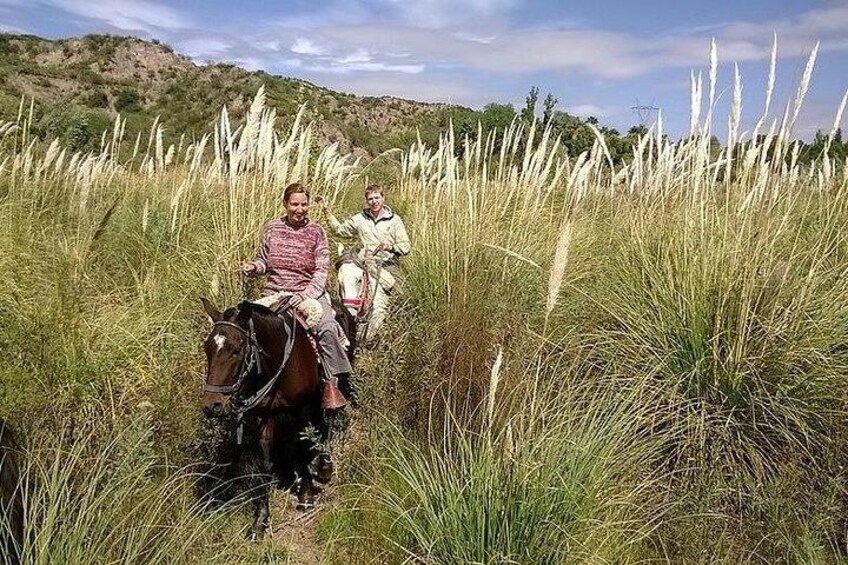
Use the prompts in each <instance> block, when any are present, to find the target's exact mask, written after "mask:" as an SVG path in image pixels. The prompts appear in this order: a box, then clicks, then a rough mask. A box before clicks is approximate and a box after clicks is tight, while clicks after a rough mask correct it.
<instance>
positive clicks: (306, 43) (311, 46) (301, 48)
mask: <svg viewBox="0 0 848 565" xmlns="http://www.w3.org/2000/svg"><path fill="white" fill-rule="evenodd" d="M289 50H290V51H291V52H292V53H297V54H298V55H323V54H324V53H325V52H326V50H325V49H324V48H323V47H321V46H319V45H317V44H316V43H314V42H313V41H312V40H309V39H306V38H304V37H298V38H297V39H295V41H294V43H293V44H292V46H291V47H289Z"/></svg>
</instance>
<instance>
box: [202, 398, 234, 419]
mask: <svg viewBox="0 0 848 565" xmlns="http://www.w3.org/2000/svg"><path fill="white" fill-rule="evenodd" d="M201 402H202V404H203V414H205V415H206V417H207V418H221V417H222V416H224V415H225V414H226V413H227V407H229V405H230V403H229V401H228V400H227V398H226V397H225V396H224V395H223V394H221V393H220V392H204V393H203V399H202V401H201Z"/></svg>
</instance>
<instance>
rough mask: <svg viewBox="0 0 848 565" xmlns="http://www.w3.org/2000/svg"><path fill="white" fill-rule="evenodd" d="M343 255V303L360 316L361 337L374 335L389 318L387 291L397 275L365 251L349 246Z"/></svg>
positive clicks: (339, 268)
mask: <svg viewBox="0 0 848 565" xmlns="http://www.w3.org/2000/svg"><path fill="white" fill-rule="evenodd" d="M340 255H341V256H340V257H339V260H338V262H337V263H336V268H337V271H338V272H337V276H338V280H339V296H341V299H342V304H344V306H345V308H347V310H348V312H350V313H351V315H352V316H353V317H354V318H355V319H356V322H357V326H358V328H359V331H358V337H359V338H360V339H371V338H374V337H376V336H377V334H378V333H379V332H380V328H382V326H383V322H384V321H385V319H386V312H387V309H388V294H387V293H388V291H390V290H391V289H392V287H393V286H394V284H395V278H394V277H393V276H392V274H391V273H389V272H388V271H387V270H385V269H383V268H382V265H381V264H380V261H379V260H378V259H375V258H373V257H371V256H370V255H369V254H366V253H365V252H364V251H361V250H358V249H349V250H346V251H344V252H342V253H341V254H340Z"/></svg>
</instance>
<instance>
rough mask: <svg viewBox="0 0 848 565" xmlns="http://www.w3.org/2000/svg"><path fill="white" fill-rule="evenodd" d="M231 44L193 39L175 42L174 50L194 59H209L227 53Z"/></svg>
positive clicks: (209, 39)
mask: <svg viewBox="0 0 848 565" xmlns="http://www.w3.org/2000/svg"><path fill="white" fill-rule="evenodd" d="M230 47H231V44H230V43H228V42H226V41H221V40H220V39H212V38H202V37H197V38H191V39H183V40H179V41H177V42H174V48H175V49H177V50H178V51H179V52H181V53H183V54H185V55H188V56H189V57H191V58H193V59H201V58H205V59H209V58H214V57H217V56H220V55H223V54H224V53H226V52H227V51H228V50H229V49H230Z"/></svg>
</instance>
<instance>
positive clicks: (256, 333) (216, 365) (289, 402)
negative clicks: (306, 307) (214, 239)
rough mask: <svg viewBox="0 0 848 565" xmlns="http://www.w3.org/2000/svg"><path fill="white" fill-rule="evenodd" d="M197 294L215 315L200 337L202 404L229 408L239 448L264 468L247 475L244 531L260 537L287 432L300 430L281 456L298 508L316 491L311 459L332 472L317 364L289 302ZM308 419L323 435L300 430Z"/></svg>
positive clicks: (212, 413)
mask: <svg viewBox="0 0 848 565" xmlns="http://www.w3.org/2000/svg"><path fill="white" fill-rule="evenodd" d="M201 301H202V302H203V306H204V309H205V310H206V313H207V314H208V315H209V318H210V320H211V321H212V331H211V332H210V334H209V335H208V336H207V338H206V340H205V341H204V344H203V347H204V350H205V353H206V360H207V371H206V378H205V381H204V383H203V396H202V404H203V411H204V413H205V414H206V415H207V416H208V417H212V418H223V417H225V416H228V415H230V416H232V415H233V414H234V415H235V417H236V420H237V421H238V428H237V432H236V435H237V437H238V441H237V443H239V444H243V456H245V457H250V456H253V457H256V458H257V459H258V461H259V465H258V467H259V470H260V471H261V472H260V473H257V474H254V475H253V476H252V477H251V480H252V481H253V484H252V485H250V494H251V496H252V497H253V503H254V521H253V526H252V527H251V529H250V531H249V533H248V535H249V536H250V537H253V538H258V537H262V536H263V535H264V533H265V530H266V528H267V526H268V516H269V510H268V496H269V490H270V487H271V485H272V484H274V482H275V475H278V474H279V466H280V462H281V459H282V457H281V456H282V455H283V454H281V453H279V451H280V446H282V445H284V442H283V441H282V437H283V436H284V435H286V434H288V435H289V437H291V435H292V432H294V433H296V434H297V438H296V441H294V442H289V444H291V443H294V451H295V452H294V453H286V454H285V456H286V458H287V459H288V460H289V462H290V463H291V464H292V465H293V467H294V473H295V475H296V477H297V481H296V484H295V485H293V488H294V489H295V494H296V495H297V498H298V508H299V509H305V508H308V507H311V506H312V505H313V504H314V500H315V495H316V493H317V488H316V487H315V485H314V483H313V474H312V473H311V472H310V463H315V462H316V461H317V466H318V471H317V473H316V475H317V476H318V477H317V478H319V479H322V480H324V481H326V480H329V475H330V474H331V473H332V464H331V463H330V460H329V457H328V456H326V453H327V451H326V447H325V446H322V445H321V443H326V439H327V435H328V429H327V426H326V425H325V423H324V418H323V417H322V413H321V391H322V379H321V374H320V366H319V363H318V359H317V355H316V351H315V348H314V345H313V342H312V341H311V340H310V338H309V336H308V334H307V330H305V329H304V328H303V326H302V325H301V324H300V323H299V322H297V321H296V319H295V317H294V316H293V314H292V312H291V310H290V309H288V308H284V309H283V310H282V311H281V312H279V313H276V312H273V311H271V310H270V309H268V308H266V307H264V306H260V305H258V304H254V303H251V302H242V303H241V304H239V305H238V306H237V307H235V308H229V309H227V310H226V311H225V312H223V313H221V312H219V311H218V309H217V308H216V307H215V306H214V305H212V304H211V303H210V302H209V301H208V300H206V299H205V298H201ZM337 312H338V309H337ZM310 426H311V427H312V429H314V430H315V431H316V432H317V435H318V439H319V440H320V443H319V442H316V441H315V437H312V438H310V437H304V436H305V435H308V434H304V433H303V432H304V431H305V430H307V429H309V428H310ZM292 427H294V428H296V429H291V428H292ZM284 428H288V429H284ZM245 432H247V433H246V434H245ZM243 434H245V435H244V437H242V436H243ZM248 436H252V437H248Z"/></svg>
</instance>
